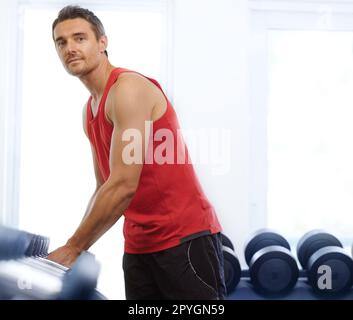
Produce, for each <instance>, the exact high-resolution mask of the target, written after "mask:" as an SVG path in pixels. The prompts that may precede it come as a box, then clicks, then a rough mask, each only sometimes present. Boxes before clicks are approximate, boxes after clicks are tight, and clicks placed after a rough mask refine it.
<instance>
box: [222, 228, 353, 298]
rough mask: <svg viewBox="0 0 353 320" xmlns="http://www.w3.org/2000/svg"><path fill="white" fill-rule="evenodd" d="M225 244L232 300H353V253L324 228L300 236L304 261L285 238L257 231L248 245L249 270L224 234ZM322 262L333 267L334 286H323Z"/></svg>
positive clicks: (226, 278)
mask: <svg viewBox="0 0 353 320" xmlns="http://www.w3.org/2000/svg"><path fill="white" fill-rule="evenodd" d="M222 245H223V253H224V258H225V280H226V281H225V282H226V286H227V291H228V299H327V298H328V299H353V287H352V286H353V260H352V257H350V256H349V255H348V254H347V253H346V252H345V251H344V249H343V248H342V244H341V243H340V241H339V240H338V239H337V238H336V237H334V236H333V235H331V234H329V233H327V232H324V231H323V230H312V231H310V232H308V233H307V234H305V235H304V236H303V237H302V239H300V241H299V242H298V246H297V257H298V260H299V261H297V260H296V258H295V257H294V255H292V253H291V251H290V246H289V243H288V242H287V240H286V239H285V238H284V237H283V236H281V235H280V234H278V233H276V232H274V231H272V230H269V229H261V230H258V231H257V232H255V233H254V235H253V236H252V237H250V238H249V241H248V242H247V244H246V246H245V254H244V255H245V260H246V262H247V265H248V266H249V269H245V270H241V268H240V263H239V260H238V258H237V256H236V254H235V252H234V246H233V244H232V243H231V241H230V239H229V238H228V237H226V236H225V235H222ZM298 262H299V263H300V265H301V266H302V267H303V269H299V267H298V265H299V263H298ZM322 266H324V267H326V268H328V269H329V270H331V271H332V274H331V277H330V279H331V282H332V283H331V286H332V287H331V288H322V287H321V288H319V285H318V284H319V281H318V280H319V279H320V280H322V278H320V277H322V274H323V273H322V272H321V271H319V270H320V268H321V267H322Z"/></svg>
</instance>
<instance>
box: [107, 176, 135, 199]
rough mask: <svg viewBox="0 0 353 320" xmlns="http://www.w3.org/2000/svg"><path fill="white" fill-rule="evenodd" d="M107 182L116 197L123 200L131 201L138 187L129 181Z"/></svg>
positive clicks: (116, 180)
mask: <svg viewBox="0 0 353 320" xmlns="http://www.w3.org/2000/svg"><path fill="white" fill-rule="evenodd" d="M107 182H108V185H109V186H110V188H111V190H113V192H114V194H116V197H117V198H120V199H123V200H131V199H132V198H133V197H134V196H135V194H136V191H137V187H138V184H137V183H135V182H134V181H131V180H129V179H115V180H113V179H111V180H110V181H109V180H108V181H107Z"/></svg>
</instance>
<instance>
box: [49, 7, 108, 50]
mask: <svg viewBox="0 0 353 320" xmlns="http://www.w3.org/2000/svg"><path fill="white" fill-rule="evenodd" d="M76 18H81V19H84V20H86V21H87V22H89V23H90V25H91V27H92V30H93V32H94V34H95V36H96V39H97V40H99V39H100V37H102V36H105V30H104V27H103V24H102V22H101V21H100V20H99V18H98V17H97V16H96V15H95V14H94V13H93V12H92V11H90V10H88V9H84V8H81V7H80V6H66V7H64V8H62V9H61V10H60V11H59V14H58V17H57V18H56V19H55V20H54V22H53V26H52V35H53V38H54V29H55V27H56V25H57V24H58V23H60V22H63V21H65V20H69V19H76ZM104 53H105V54H106V56H108V52H107V50H105V51H104Z"/></svg>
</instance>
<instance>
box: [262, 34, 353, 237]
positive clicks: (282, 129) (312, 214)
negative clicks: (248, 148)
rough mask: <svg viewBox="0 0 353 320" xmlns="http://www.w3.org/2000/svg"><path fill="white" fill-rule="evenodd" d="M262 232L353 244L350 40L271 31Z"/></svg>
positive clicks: (352, 44)
mask: <svg viewBox="0 0 353 320" xmlns="http://www.w3.org/2000/svg"><path fill="white" fill-rule="evenodd" d="M269 59H270V63H269V75H270V77H269V100H268V164H269V172H268V213H269V215H268V219H269V220H268V224H269V225H270V226H272V227H275V228H277V229H279V230H282V231H283V232H284V234H288V235H293V236H297V235H299V233H300V232H302V231H303V230H307V229H311V228H324V229H327V230H332V231H333V232H334V233H336V234H337V235H339V236H340V237H341V238H351V237H352V236H353V233H352V232H353V222H352V212H353V169H352V163H353V143H352V137H353V126H352V118H353V110H352V105H353V90H352V88H353V32H323V31H316V32H315V31H270V32H269Z"/></svg>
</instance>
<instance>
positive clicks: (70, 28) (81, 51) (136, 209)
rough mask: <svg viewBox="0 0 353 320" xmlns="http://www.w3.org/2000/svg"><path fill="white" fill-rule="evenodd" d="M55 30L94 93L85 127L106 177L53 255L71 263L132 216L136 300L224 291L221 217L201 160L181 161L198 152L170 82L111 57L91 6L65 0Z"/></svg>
mask: <svg viewBox="0 0 353 320" xmlns="http://www.w3.org/2000/svg"><path fill="white" fill-rule="evenodd" d="M52 32H53V39H54V41H55V46H56V50H57V53H58V55H59V57H60V60H61V62H62V64H63V65H64V67H65V69H66V71H67V72H68V73H69V74H71V75H73V76H76V77H78V78H79V79H80V80H81V81H82V82H83V84H84V85H85V86H86V88H87V89H88V90H89V92H90V93H91V97H90V98H89V100H88V102H87V104H86V105H85V106H84V109H83V127H84V131H85V133H86V135H87V137H88V139H89V141H90V143H91V146H92V155H93V163H94V169H95V175H96V181H97V186H96V190H95V192H94V194H93V196H92V198H91V200H90V202H89V205H88V207H87V211H86V213H85V215H84V218H83V220H82V222H81V224H80V225H79V226H78V228H77V230H76V231H75V233H74V234H73V235H72V237H71V238H70V239H69V240H68V241H67V243H66V244H65V245H64V246H62V247H60V248H58V249H56V250H55V251H53V252H52V253H51V254H50V255H49V256H48V259H51V260H53V261H56V262H58V263H61V264H63V265H66V266H71V265H72V264H73V263H74V261H75V259H76V258H77V257H78V255H79V254H80V253H81V252H82V251H84V250H87V249H88V248H90V246H92V245H93V244H94V243H95V242H96V241H97V240H98V239H99V238H100V237H101V236H102V235H103V234H104V233H105V232H106V231H107V230H108V229H109V228H111V227H112V226H113V225H114V224H115V222H116V221H117V220H118V219H119V218H120V217H121V216H122V215H124V217H125V221H124V237H125V249H124V251H125V252H124V256H123V269H124V278H125V291H126V298H127V299H223V298H224V297H225V285H224V273H223V255H222V249H221V242H220V231H221V226H220V224H219V222H218V219H217V216H216V214H215V212H214V209H213V207H212V205H211V204H210V203H209V201H208V200H207V198H206V196H205V194H204V192H203V191H202V188H201V186H200V184H199V182H198V179H197V177H196V175H195V172H194V169H193V166H192V164H190V163H188V162H187V161H184V162H183V161H179V160H180V158H181V154H182V155H184V156H185V155H186V156H188V153H187V149H186V148H184V149H182V150H183V151H180V146H177V143H178V142H180V136H179V134H178V133H179V124H178V121H177V117H176V114H175V111H174V109H173V107H172V106H171V104H170V102H169V101H168V99H167V97H166V96H165V95H164V93H163V91H162V88H161V87H160V85H159V84H158V82H157V81H155V80H153V79H150V78H147V77H145V76H143V75H141V74H139V73H137V72H133V71H130V70H127V69H123V68H116V67H114V66H113V65H111V64H110V62H109V60H108V53H107V51H106V49H107V44H108V40H107V37H106V35H105V31H104V28H103V25H102V23H101V22H100V20H99V19H98V18H97V17H96V16H95V15H94V14H93V13H92V12H91V11H89V10H87V9H83V8H80V7H78V6H67V7H65V8H63V9H62V10H61V11H60V12H59V15H58V18H57V19H56V20H55V21H54V23H53V28H52ZM146 128H147V130H146ZM163 130H164V131H163ZM136 132H137V133H139V134H140V137H138V135H136ZM163 132H167V133H168V134H165V136H162V135H161V133H163ZM167 136H168V137H169V139H167V138H168V137H167ZM131 137H133V138H136V139H133V146H134V148H133V150H132V151H131V143H132V142H131V141H130V140H131V139H130V138H131ZM170 137H172V138H171V139H170ZM162 149H163V150H164V151H163V152H161V150H162ZM130 151H131V152H130ZM166 152H167V153H168V160H167V161H165V160H166V157H165V153H166ZM170 153H172V156H171V157H170ZM131 159H133V160H134V161H131ZM170 160H172V161H170Z"/></svg>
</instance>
